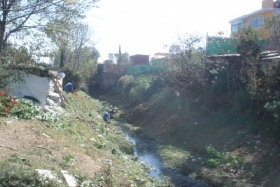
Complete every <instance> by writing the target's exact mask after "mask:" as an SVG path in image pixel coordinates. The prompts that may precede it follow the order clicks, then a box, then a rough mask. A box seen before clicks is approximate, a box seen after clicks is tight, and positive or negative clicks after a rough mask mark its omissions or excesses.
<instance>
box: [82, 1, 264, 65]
mask: <svg viewBox="0 0 280 187" xmlns="http://www.w3.org/2000/svg"><path fill="white" fill-rule="evenodd" d="M96 5H97V6H98V7H97V8H93V9H91V10H90V11H89V12H88V13H87V18H86V20H85V21H86V22H87V23H88V24H89V25H90V26H91V28H92V30H93V31H94V35H93V38H92V40H93V41H94V42H95V47H96V48H97V50H98V51H99V52H100V55H101V57H100V58H99V60H98V62H99V63H102V62H103V61H104V60H106V59H108V54H109V53H118V52H119V45H120V46H121V52H122V53H124V52H127V53H128V54H129V55H135V54H145V55H150V57H153V56H154V54H155V53H157V52H166V50H167V49H166V48H165V47H164V46H166V45H167V46H170V45H172V44H173V43H174V42H175V41H176V39H178V38H179V37H180V38H184V37H187V36H189V35H194V36H198V37H204V38H205V36H206V35H207V34H208V35H209V36H216V35H217V33H218V32H220V31H222V32H224V36H229V34H230V24H229V21H230V20H233V19H235V18H237V17H240V16H243V15H245V14H249V13H251V12H254V11H256V10H259V9H261V5H262V0H99V1H98V2H97V3H96Z"/></svg>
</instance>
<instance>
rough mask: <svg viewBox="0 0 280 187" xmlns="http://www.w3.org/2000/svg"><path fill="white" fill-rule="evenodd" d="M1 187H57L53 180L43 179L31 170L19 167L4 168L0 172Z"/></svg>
mask: <svg viewBox="0 0 280 187" xmlns="http://www.w3.org/2000/svg"><path fill="white" fill-rule="evenodd" d="M0 186H1V187H26V186H36V187H59V186H61V185H59V184H58V183H57V182H55V181H53V180H46V179H43V178H42V177H41V176H39V174H38V173H37V172H36V171H34V170H31V169H25V168H23V167H19V166H4V168H1V170H0Z"/></svg>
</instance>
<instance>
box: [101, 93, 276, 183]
mask: <svg viewBox="0 0 280 187" xmlns="http://www.w3.org/2000/svg"><path fill="white" fill-rule="evenodd" d="M101 98H102V99H106V100H110V102H112V103H114V104H115V105H118V106H119V107H121V108H123V110H124V115H123V117H124V118H125V119H126V120H127V122H129V123H131V124H134V126H135V131H136V132H137V133H138V134H140V135H142V136H146V137H147V138H151V139H154V140H156V141H157V142H158V147H157V151H158V153H159V154H160V155H161V156H162V158H163V159H164V160H165V163H164V164H165V166H167V167H172V168H177V169H179V170H180V171H181V172H183V173H184V174H189V175H190V176H192V177H193V178H195V179H198V180H200V181H203V182H205V183H207V184H210V185H211V186H213V187H216V186H231V187H241V186H246V187H247V186H267V187H276V186H279V184H280V178H279V177H278V176H279V175H278V172H279V171H280V164H279V162H280V161H279V158H280V151H279V148H278V147H279V146H280V142H279V141H277V140H275V139H273V138H271V137H270V136H269V133H266V131H265V130H263V129H262V130H255V131H251V130H249V128H248V126H249V125H250V124H253V123H254V121H252V120H251V119H244V120H243V123H242V124H241V123H239V124H237V123H234V119H232V120H224V121H221V120H219V119H221V118H220V116H222V115H223V114H222V113H218V112H217V113H213V114H211V116H209V117H208V118H207V120H214V123H213V121H212V123H207V120H205V119H195V118H194V117H193V116H192V115H191V114H188V113H186V112H184V111H178V112H176V111H174V109H172V108H171V107H169V106H168V104H159V103H154V102H152V101H150V100H149V101H146V102H144V103H141V102H136V101H131V100H128V98H127V97H124V96H120V95H117V94H115V93H114V94H113V95H110V96H109V97H105V96H103V97H101ZM109 98H110V99H109ZM233 118H234V117H233ZM215 120H216V123H215ZM268 130H269V129H268ZM267 132H268V131H267Z"/></svg>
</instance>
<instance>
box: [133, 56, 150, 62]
mask: <svg viewBox="0 0 280 187" xmlns="http://www.w3.org/2000/svg"><path fill="white" fill-rule="evenodd" d="M149 56H150V55H139V54H137V55H132V56H130V61H132V63H133V64H142V63H145V62H149Z"/></svg>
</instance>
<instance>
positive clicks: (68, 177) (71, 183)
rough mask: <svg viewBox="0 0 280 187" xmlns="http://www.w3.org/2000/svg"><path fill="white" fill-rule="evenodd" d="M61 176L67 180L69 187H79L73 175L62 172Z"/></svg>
mask: <svg viewBox="0 0 280 187" xmlns="http://www.w3.org/2000/svg"><path fill="white" fill-rule="evenodd" d="M61 174H62V175H63V177H64V178H65V180H66V183H67V184H68V186H69V187H77V186H78V184H77V181H76V180H75V178H74V177H73V176H72V175H70V174H69V173H68V172H67V171H66V170H61Z"/></svg>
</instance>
